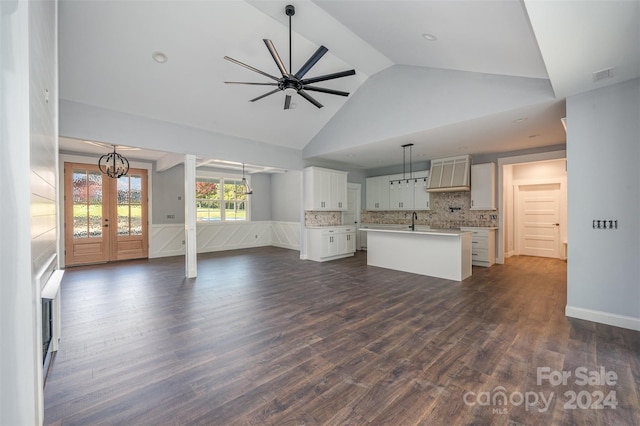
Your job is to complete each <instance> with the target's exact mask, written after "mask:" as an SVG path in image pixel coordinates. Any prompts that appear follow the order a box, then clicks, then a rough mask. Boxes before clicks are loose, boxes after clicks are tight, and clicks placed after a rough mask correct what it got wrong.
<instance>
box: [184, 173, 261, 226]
mask: <svg viewBox="0 0 640 426" xmlns="http://www.w3.org/2000/svg"><path fill="white" fill-rule="evenodd" d="M248 207H249V198H248V197H247V195H246V194H245V193H244V185H243V184H242V180H241V179H235V178H202V177H198V178H196V220H197V221H198V222H212V221H224V220H247V219H248V218H247V210H248Z"/></svg>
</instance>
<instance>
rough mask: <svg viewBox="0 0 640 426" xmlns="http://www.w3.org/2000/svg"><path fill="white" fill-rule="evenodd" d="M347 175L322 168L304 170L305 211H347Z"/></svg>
mask: <svg viewBox="0 0 640 426" xmlns="http://www.w3.org/2000/svg"><path fill="white" fill-rule="evenodd" d="M347 174H348V172H343V171H340V170H332V169H324V168H322V167H307V168H305V169H304V209H305V210H328V211H341V210H347Z"/></svg>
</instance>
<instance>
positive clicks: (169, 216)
mask: <svg viewBox="0 0 640 426" xmlns="http://www.w3.org/2000/svg"><path fill="white" fill-rule="evenodd" d="M175 218H176V215H175V214H168V215H167V219H175Z"/></svg>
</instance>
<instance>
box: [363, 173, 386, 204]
mask: <svg viewBox="0 0 640 426" xmlns="http://www.w3.org/2000/svg"><path fill="white" fill-rule="evenodd" d="M366 185H367V187H366V197H367V203H366V206H367V210H389V176H376V177H370V178H367V183H366Z"/></svg>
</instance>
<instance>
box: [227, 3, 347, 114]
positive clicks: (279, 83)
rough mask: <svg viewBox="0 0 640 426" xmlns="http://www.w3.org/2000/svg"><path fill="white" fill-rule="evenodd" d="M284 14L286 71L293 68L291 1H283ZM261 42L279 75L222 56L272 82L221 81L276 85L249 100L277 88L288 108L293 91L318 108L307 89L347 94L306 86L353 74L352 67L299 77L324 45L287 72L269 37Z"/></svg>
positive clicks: (294, 11) (324, 48) (322, 50)
mask: <svg viewBox="0 0 640 426" xmlns="http://www.w3.org/2000/svg"><path fill="white" fill-rule="evenodd" d="M284 11H285V14H286V15H287V16H288V17H289V71H291V70H292V69H293V67H292V66H291V17H292V16H293V15H295V13H296V9H295V7H294V6H293V5H290V4H289V5H287V6H286V7H285V9H284ZM263 41H264V44H265V45H266V46H267V50H269V53H270V54H271V57H272V58H273V60H274V62H275V63H276V66H277V67H278V70H279V71H280V74H282V77H276V76H273V75H271V74H269V73H266V72H264V71H261V70H259V69H257V68H254V67H252V66H250V65H247V64H245V63H242V62H240V61H238V60H236V59H233V58H230V57H228V56H225V57H224V59H226V60H227V61H230V62H233V63H234V64H237V65H240V66H241V67H244V68H247V69H248V70H251V71H253V72H256V73H258V74H261V75H263V76H265V77H268V78H270V79H271V80H274V82H273V83H271V82H268V83H252V82H241V81H225V83H226V84H248V85H253V86H275V87H276V88H275V89H273V90H271V91H270V92H267V93H265V94H263V95H260V96H258V97H256V98H253V99H251V100H250V102H255V101H258V100H260V99H262V98H265V97H267V96H269V95H273V94H274V93H278V92H285V100H284V109H292V108H293V107H292V102H291V96H292V95H294V94H298V95H300V96H302V97H303V98H304V99H306V100H307V101H309V102H310V103H312V104H313V105H315V106H316V107H317V108H322V104H321V103H320V102H318V101H317V100H316V99H315V98H313V97H312V96H311V95H309V94H308V93H307V91H311V92H319V93H328V94H330V95H338V96H349V93H348V92H344V91H340V90H333V89H326V88H324V87H317V86H310V85H311V84H314V83H319V82H321V81H327V80H333V79H336V78H342V77H347V76H350V75H355V73H356V71H355V70H348V71H341V72H336V73H332V74H325V75H321V76H318V77H313V78H307V79H305V78H303V77H304V76H305V75H306V74H307V72H309V70H310V69H311V68H313V66H314V65H315V64H316V63H317V62H318V61H319V60H320V58H322V57H323V56H324V54H325V53H327V52H328V51H329V49H327V48H326V47H324V46H320V47H319V48H318V49H317V50H316V51H315V53H314V54H313V55H311V57H309V59H307V62H305V63H304V65H302V67H300V70H299V71H298V72H297V73H295V74H291V73H290V72H289V71H287V69H286V68H285V66H284V63H283V62H282V59H281V58H280V55H278V51H277V50H276V48H275V46H274V45H273V42H272V41H271V40H269V39H263Z"/></svg>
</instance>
